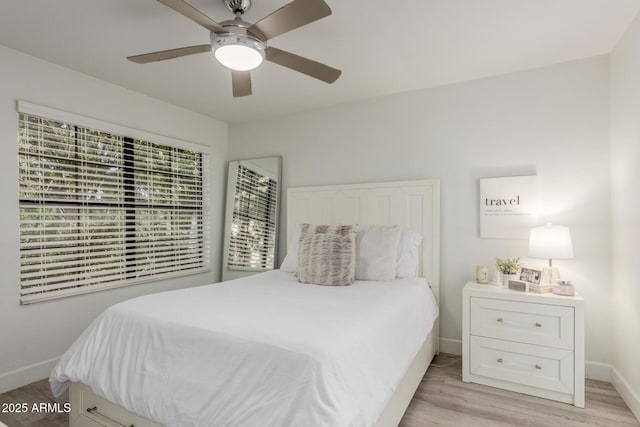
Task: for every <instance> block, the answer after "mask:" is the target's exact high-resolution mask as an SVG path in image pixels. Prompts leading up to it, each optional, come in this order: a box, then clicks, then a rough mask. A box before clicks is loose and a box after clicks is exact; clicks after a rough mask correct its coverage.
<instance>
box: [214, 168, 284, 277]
mask: <svg viewBox="0 0 640 427" xmlns="http://www.w3.org/2000/svg"><path fill="white" fill-rule="evenodd" d="M281 169H282V158H281V157H279V156H276V157H266V158H262V159H251V160H238V161H234V162H229V172H228V176H227V201H226V210H225V226H224V230H225V235H224V250H223V259H222V280H223V281H225V280H232V279H237V278H239V277H244V276H249V275H251V274H256V273H260V272H263V271H268V270H273V269H274V268H276V257H277V240H278V218H279V211H280V209H279V207H280V174H281Z"/></svg>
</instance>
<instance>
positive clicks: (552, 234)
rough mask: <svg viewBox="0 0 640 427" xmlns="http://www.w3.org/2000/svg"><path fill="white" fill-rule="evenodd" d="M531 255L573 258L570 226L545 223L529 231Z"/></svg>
mask: <svg viewBox="0 0 640 427" xmlns="http://www.w3.org/2000/svg"><path fill="white" fill-rule="evenodd" d="M529 256H530V257H531V258H544V259H569V258H573V244H572V243H571V232H570V231H569V227H559V226H553V225H545V226H543V227H534V228H532V229H531V231H530V232H529Z"/></svg>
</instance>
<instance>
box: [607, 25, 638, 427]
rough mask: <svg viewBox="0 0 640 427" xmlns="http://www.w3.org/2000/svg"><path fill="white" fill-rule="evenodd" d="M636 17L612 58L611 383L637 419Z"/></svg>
mask: <svg viewBox="0 0 640 427" xmlns="http://www.w3.org/2000/svg"><path fill="white" fill-rule="evenodd" d="M639 52H640V17H636V19H635V21H634V23H633V24H632V25H631V27H630V28H629V30H627V33H626V34H625V36H624V37H623V38H622V40H621V41H620V43H619V44H618V46H617V47H616V49H615V50H614V52H613V53H612V55H611V164H612V167H611V176H612V220H613V229H612V236H613V245H612V246H613V248H612V249H613V265H612V267H613V270H612V271H613V277H612V278H613V281H612V282H613V301H612V304H613V321H612V332H613V375H612V382H613V384H614V385H615V386H616V389H617V390H618V391H619V392H620V394H621V395H622V396H623V397H624V398H625V401H626V402H627V404H628V405H629V407H630V408H631V410H632V411H633V412H634V414H635V415H636V417H637V418H638V419H640V369H638V355H640V280H638V256H639V255H640V200H639V198H638V184H639V183H640V55H639Z"/></svg>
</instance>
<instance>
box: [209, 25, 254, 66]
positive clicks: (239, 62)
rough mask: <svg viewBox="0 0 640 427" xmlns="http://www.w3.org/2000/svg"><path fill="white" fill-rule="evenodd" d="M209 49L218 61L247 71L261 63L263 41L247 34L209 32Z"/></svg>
mask: <svg viewBox="0 0 640 427" xmlns="http://www.w3.org/2000/svg"><path fill="white" fill-rule="evenodd" d="M211 51H212V52H213V55H214V56H215V57H216V59H217V60H218V62H220V63H221V64H222V65H224V66H225V67H227V68H230V69H232V70H236V71H249V70H253V69H254V68H256V67H258V66H259V65H260V64H262V61H264V58H265V43H264V42H262V41H260V40H258V39H257V38H255V37H252V36H250V35H248V34H233V33H227V34H215V33H212V34H211Z"/></svg>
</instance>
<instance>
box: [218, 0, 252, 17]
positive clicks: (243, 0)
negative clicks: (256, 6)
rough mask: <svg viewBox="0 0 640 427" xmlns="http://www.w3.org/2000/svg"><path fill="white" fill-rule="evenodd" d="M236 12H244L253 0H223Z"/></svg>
mask: <svg viewBox="0 0 640 427" xmlns="http://www.w3.org/2000/svg"><path fill="white" fill-rule="evenodd" d="M222 1H223V2H224V4H225V6H227V9H229V10H230V11H231V12H233V13H234V14H237V13H240V14H244V13H245V12H246V11H247V10H249V8H250V7H251V0H222Z"/></svg>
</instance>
